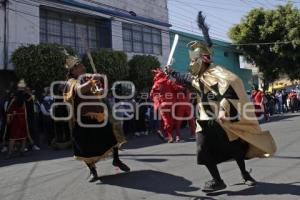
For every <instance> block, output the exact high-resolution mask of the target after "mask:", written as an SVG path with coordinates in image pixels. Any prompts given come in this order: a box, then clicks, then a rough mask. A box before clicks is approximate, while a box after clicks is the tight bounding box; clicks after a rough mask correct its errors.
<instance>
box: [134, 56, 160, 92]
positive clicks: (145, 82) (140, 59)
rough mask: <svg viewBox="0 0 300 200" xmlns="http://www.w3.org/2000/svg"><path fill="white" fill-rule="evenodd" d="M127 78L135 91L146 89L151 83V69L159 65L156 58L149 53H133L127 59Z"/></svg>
mask: <svg viewBox="0 0 300 200" xmlns="http://www.w3.org/2000/svg"><path fill="white" fill-rule="evenodd" d="M128 64H129V80H131V81H132V82H133V83H134V84H135V87H136V89H137V91H148V90H149V89H150V88H151V85H152V83H153V75H152V72H151V70H153V69H155V68H157V67H160V63H159V61H158V59H157V58H156V57H154V56H151V55H135V56H133V57H132V59H131V60H130V61H129V63H128Z"/></svg>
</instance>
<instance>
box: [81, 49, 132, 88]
mask: <svg viewBox="0 0 300 200" xmlns="http://www.w3.org/2000/svg"><path fill="white" fill-rule="evenodd" d="M91 55H92V57H93V61H94V63H95V66H96V69H97V72H98V73H100V74H105V75H106V76H107V78H108V83H109V85H110V86H111V85H112V84H113V83H114V82H115V81H119V80H126V79H127V77H128V70H129V69H128V64H127V55H126V54H125V53H124V52H122V51H113V50H111V49H98V50H94V51H92V52H91ZM82 62H83V64H84V65H85V66H86V67H87V72H90V73H91V72H92V67H91V65H90V62H89V59H88V57H87V56H85V57H84V58H83V61H82Z"/></svg>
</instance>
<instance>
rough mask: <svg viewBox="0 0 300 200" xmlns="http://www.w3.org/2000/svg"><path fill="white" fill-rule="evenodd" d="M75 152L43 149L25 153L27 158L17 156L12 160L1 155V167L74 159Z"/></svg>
mask: <svg viewBox="0 0 300 200" xmlns="http://www.w3.org/2000/svg"><path fill="white" fill-rule="evenodd" d="M72 155H73V151H72V150H71V149H67V150H60V151H54V150H52V149H42V150H40V151H29V152H26V153H25V156H22V157H20V156H18V154H15V155H14V156H12V157H11V158H10V159H8V160H6V159H5V154H1V155H0V161H1V162H0V167H4V166H8V165H14V164H19V163H22V164H23V163H28V162H36V161H42V160H54V159H60V158H65V157H72Z"/></svg>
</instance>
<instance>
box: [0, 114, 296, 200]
mask: <svg viewBox="0 0 300 200" xmlns="http://www.w3.org/2000/svg"><path fill="white" fill-rule="evenodd" d="M262 127H263V129H269V130H270V131H271V132H272V134H273V136H274V138H275V141H276V143H277V147H278V151H277V153H276V155H275V156H273V157H272V158H268V159H252V160H249V161H247V168H248V169H250V168H251V169H252V175H253V177H255V178H256V179H257V180H258V181H259V183H258V185H257V186H255V187H248V186H246V185H243V184H242V179H241V176H240V172H239V170H238V167H237V165H236V163H235V162H226V163H222V164H220V165H219V169H220V171H221V175H222V178H223V180H224V181H225V183H226V184H227V188H226V189H224V190H221V191H218V192H214V193H211V194H205V193H203V192H202V191H201V188H202V187H203V184H204V182H205V181H207V180H208V179H209V178H210V177H209V174H208V172H207V171H206V169H205V168H204V167H203V166H197V164H196V157H195V151H196V145H195V142H193V141H188V140H187V139H186V141H185V142H183V143H173V144H166V143H162V141H160V139H159V138H158V137H157V136H156V135H149V136H141V137H139V138H133V139H131V140H129V142H128V143H127V144H126V145H125V146H124V147H123V149H122V151H121V152H120V154H121V159H122V160H123V161H124V162H125V163H127V164H128V165H129V166H130V167H131V169H132V171H131V172H129V173H122V172H120V171H118V170H117V169H115V168H114V167H113V166H112V165H111V162H112V159H107V160H105V161H101V162H99V163H98V164H97V170H98V173H99V174H100V175H101V180H102V181H101V182H97V183H89V182H87V177H88V175H89V174H88V170H87V168H86V167H85V165H84V164H83V163H82V162H79V161H75V160H73V158H72V151H71V150H63V151H54V150H51V149H42V150H41V151H32V152H28V153H27V155H26V156H25V157H15V158H12V159H10V160H4V155H0V200H139V199H142V200H177V199H178V200H186V199H193V200H254V199H255V200H256V199H257V200H277V199H278V200H281V199H284V200H292V199H293V200H296V199H297V200H299V199H300V114H297V113H296V114H285V115H283V116H276V117H273V118H272V120H271V121H270V122H267V123H264V124H262ZM184 137H185V138H188V137H189V135H188V132H187V131H186V130H185V133H184Z"/></svg>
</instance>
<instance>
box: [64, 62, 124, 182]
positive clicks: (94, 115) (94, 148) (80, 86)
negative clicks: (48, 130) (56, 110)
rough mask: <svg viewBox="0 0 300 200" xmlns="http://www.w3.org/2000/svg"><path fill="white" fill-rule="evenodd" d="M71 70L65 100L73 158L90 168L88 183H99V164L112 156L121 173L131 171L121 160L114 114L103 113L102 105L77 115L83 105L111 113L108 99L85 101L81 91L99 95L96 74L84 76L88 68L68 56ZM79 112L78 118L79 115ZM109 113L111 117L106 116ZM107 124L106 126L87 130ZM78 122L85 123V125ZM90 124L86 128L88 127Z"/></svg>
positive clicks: (119, 134)
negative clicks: (69, 114) (69, 109)
mask: <svg viewBox="0 0 300 200" xmlns="http://www.w3.org/2000/svg"><path fill="white" fill-rule="evenodd" d="M66 67H67V68H68V71H69V72H68V78H69V79H68V81H67V84H66V88H65V91H64V100H65V102H68V103H70V104H71V105H72V109H73V110H72V111H73V119H72V124H73V126H72V137H73V149H74V157H75V159H77V160H82V161H84V162H85V163H86V165H87V166H88V167H89V169H90V172H91V176H90V179H89V181H90V182H94V181H97V180H98V179H99V178H98V174H97V171H96V162H98V161H99V160H101V159H103V158H105V157H107V156H109V155H111V153H112V154H113V162H112V164H113V166H116V167H119V168H120V169H121V170H122V171H126V172H128V171H130V168H129V167H128V166H127V165H125V164H124V163H123V162H122V161H121V160H120V159H119V153H118V149H119V147H120V146H121V145H122V144H123V143H124V142H125V138H124V137H123V133H122V131H121V127H120V123H119V122H117V121H115V120H114V119H113V118H112V115H111V114H110V113H111V112H110V111H108V112H104V108H103V107H101V106H99V105H85V106H83V107H82V108H81V111H80V112H77V111H78V109H79V106H80V104H82V103H87V102H88V103H100V102H102V103H104V104H105V105H106V106H107V107H108V110H109V105H108V103H107V101H106V99H105V98H102V99H100V98H96V99H95V98H94V99H85V98H81V97H80V95H79V92H81V94H83V95H86V96H92V95H99V93H95V92H94V89H95V87H96V82H98V81H99V75H97V74H90V75H87V74H85V66H84V65H83V64H81V63H80V62H79V60H78V58H76V57H73V56H68V58H67V60H66ZM78 113H79V115H77V114H78ZM106 114H108V116H106ZM106 119H108V120H107V123H106V124H105V125H104V126H103V127H87V126H89V125H99V124H102V123H104V121H105V120H106ZM79 120H80V121H81V122H82V123H83V124H84V126H82V125H81V124H80V123H79ZM86 125H87V126H86Z"/></svg>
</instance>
